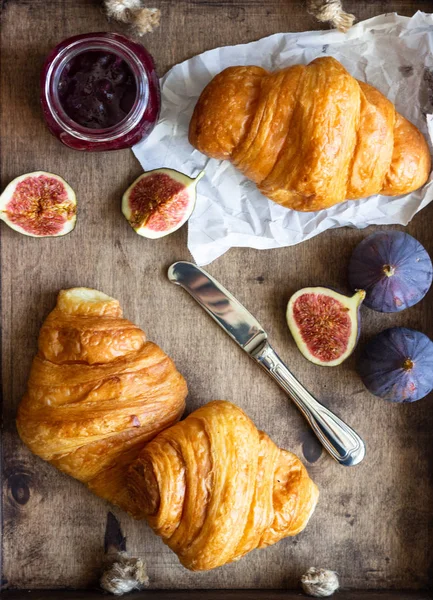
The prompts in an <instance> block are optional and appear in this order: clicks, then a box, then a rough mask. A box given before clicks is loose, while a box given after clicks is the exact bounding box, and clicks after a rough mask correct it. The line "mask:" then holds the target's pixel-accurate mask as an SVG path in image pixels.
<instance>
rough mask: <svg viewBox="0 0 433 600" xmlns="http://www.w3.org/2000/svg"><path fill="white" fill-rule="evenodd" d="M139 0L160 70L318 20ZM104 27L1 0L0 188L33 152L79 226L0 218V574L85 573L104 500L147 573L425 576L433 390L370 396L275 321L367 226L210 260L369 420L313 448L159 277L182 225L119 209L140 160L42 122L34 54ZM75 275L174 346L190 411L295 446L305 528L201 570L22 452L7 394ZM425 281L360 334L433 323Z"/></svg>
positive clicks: (230, 4)
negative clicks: (56, 181) (142, 221)
mask: <svg viewBox="0 0 433 600" xmlns="http://www.w3.org/2000/svg"><path fill="white" fill-rule="evenodd" d="M150 4H152V6H153V5H154V6H159V7H160V8H161V10H162V20H161V28H160V29H158V30H157V31H156V32H155V33H153V34H151V35H147V36H146V37H145V38H143V43H144V44H145V45H146V47H147V48H148V49H149V51H150V52H151V53H152V54H153V56H154V57H155V60H156V62H157V65H158V72H159V74H161V75H162V74H163V73H164V72H165V71H166V70H167V69H168V68H169V67H170V66H172V65H173V64H174V63H176V62H179V61H181V60H184V59H186V58H188V57H190V56H192V55H194V54H196V53H199V52H202V51H204V50H206V49H209V48H212V47H215V46H218V45H226V44H234V43H239V42H247V41H250V40H254V39H258V38H260V37H262V36H265V35H268V34H271V33H274V32H277V31H300V30H306V29H314V28H319V27H320V26H317V24H316V23H315V22H314V19H313V18H312V17H310V16H308V15H307V13H306V10H305V3H304V2H303V1H293V0H267V1H266V2H264V1H263V0H233V1H231V0H207V1H206V0H177V1H169V0H161V1H157V0H155V1H153V0H152V2H150ZM345 7H346V9H347V10H348V11H350V12H354V13H355V14H356V15H357V17H358V18H359V19H365V18H368V17H372V16H374V15H376V14H380V13H382V12H389V11H397V12H399V13H400V14H405V15H412V14H413V13H414V12H415V11H416V10H418V9H420V10H425V11H428V10H431V3H430V2H429V1H417V2H408V1H403V0H397V1H395V2H384V1H381V2H373V1H370V2H369V1H362V2H356V1H348V2H345ZM103 30H112V31H122V27H120V26H117V25H114V24H109V23H107V22H106V19H105V17H104V15H103V14H102V11H101V2H99V1H98V0H63V1H62V0H51V1H50V2H47V1H46V0H19V1H18V0H8V1H5V2H3V11H2V30H1V138H0V139H1V184H2V189H3V187H4V186H5V185H6V184H7V183H8V182H9V181H10V180H11V179H13V178H14V177H16V176H17V175H20V174H21V173H25V172H29V171H34V170H38V169H43V170H47V171H52V172H54V173H58V174H59V175H61V176H63V177H65V179H66V180H67V181H68V182H69V183H70V184H71V185H72V187H73V188H74V189H75V190H76V192H77V198H78V202H79V217H78V224H77V227H76V230H75V231H74V232H73V233H72V234H71V235H68V236H66V237H65V238H60V239H40V240H38V239H36V240H35V239H33V238H26V237H24V236H21V235H19V234H18V233H15V232H14V231H12V230H11V229H9V228H7V227H6V226H3V225H2V227H1V323H2V325H1V326H2V329H1V332H2V342H1V343H2V346H1V347H2V380H3V413H2V414H3V433H2V453H3V465H2V475H3V478H2V485H3V487H2V489H3V571H2V573H3V587H4V588H57V587H76V588H86V587H94V586H95V585H96V583H97V580H98V574H99V569H100V566H101V562H102V559H103V553H104V537H105V535H106V527H107V515H108V513H109V512H112V513H113V514H114V515H115V517H116V522H117V523H118V524H119V527H120V529H121V532H122V535H123V536H125V537H126V547H127V549H128V551H129V552H130V553H131V555H135V556H142V557H143V558H144V559H145V560H146V562H147V565H148V571H149V575H150V579H151V585H152V587H153V588H196V589H200V588H209V589H212V588H296V587H297V586H298V582H299V578H300V576H301V574H302V573H303V572H304V571H305V570H306V569H307V568H308V567H310V566H322V567H328V568H331V569H335V570H337V571H338V572H339V573H340V576H341V582H342V585H343V586H344V588H346V589H349V588H354V589H356V588H361V589H373V588H393V589H399V588H401V589H414V590H416V589H425V588H427V587H428V586H429V585H432V584H433V543H432V540H433V471H432V465H433V452H432V450H433V435H432V427H433V397H432V396H430V397H429V398H427V399H425V400H423V401H421V402H419V403H416V404H414V405H411V406H400V405H397V406H393V405H390V404H387V403H385V402H383V401H381V400H379V399H376V398H375V397H373V396H371V395H369V394H368V393H367V392H366V391H365V390H364V389H363V386H362V384H361V382H360V380H359V378H358V377H357V376H356V373H355V371H354V365H355V359H356V354H355V356H354V357H351V358H350V359H349V360H348V361H347V362H346V363H345V364H344V365H343V366H341V367H338V368H336V369H326V368H319V367H317V366H314V365H312V364H310V363H308V362H307V361H306V360H305V359H304V358H303V357H302V356H301V354H300V353H299V352H298V351H297V350H296V348H295V346H294V343H293V341H292V339H291V337H290V335H289V332H288V330H287V327H286V325H285V317H284V313H285V305H286V302H287V299H288V297H289V296H290V294H291V293H293V292H294V291H295V290H297V289H298V288H300V287H303V286H307V285H320V284H325V285H329V286H332V287H336V288H340V289H342V290H343V291H344V290H346V289H347V284H346V266H347V261H348V258H349V256H350V253H351V250H352V249H353V247H354V246H355V245H356V243H357V242H359V241H360V240H361V239H363V238H364V237H365V235H366V234H367V233H369V231H372V230H373V228H370V229H369V230H364V231H357V230H351V229H340V230H331V231H328V232H326V233H324V234H322V235H320V236H319V237H316V238H314V239H312V240H310V241H308V242H305V243H303V244H301V245H298V246H295V247H292V248H284V249H279V250H270V251H256V250H249V249H235V250H231V251H230V252H228V253H227V254H225V255H224V256H223V257H222V258H221V259H219V260H217V261H216V262H215V263H213V264H211V265H210V266H209V269H208V270H209V272H210V273H211V274H212V275H214V276H215V277H217V278H218V279H219V280H220V281H221V282H222V283H223V284H224V285H226V286H227V288H228V289H229V290H231V291H232V292H233V293H234V294H235V295H236V296H237V297H238V298H239V300H240V301H241V302H243V303H244V304H245V305H246V306H247V307H248V308H249V309H250V310H251V312H252V313H253V314H254V315H255V316H256V317H257V318H258V319H259V320H260V322H261V323H262V324H263V325H264V326H265V327H266V328H267V330H268V332H269V334H270V338H271V340H272V342H273V345H274V346H275V348H276V350H277V351H278V352H279V353H280V355H281V356H282V358H283V359H284V360H285V361H286V362H287V363H288V364H289V365H290V367H291V368H292V370H293V371H294V373H295V374H296V375H297V376H298V377H299V378H300V379H301V380H302V381H303V382H304V383H305V385H306V386H307V387H308V388H309V389H310V390H311V391H312V392H313V393H314V394H315V395H317V396H318V397H319V398H320V399H322V400H323V401H324V402H325V403H326V404H327V405H329V406H330V408H332V409H333V410H335V411H336V412H337V413H338V414H339V415H341V416H342V417H343V418H344V419H346V420H347V421H348V422H349V423H350V424H351V425H352V426H353V427H354V428H355V429H356V430H358V431H359V433H360V434H361V435H362V436H363V437H364V439H365V440H366V443H367V457H366V459H365V460H364V462H363V463H362V464H361V465H360V466H358V467H356V468H353V469H347V468H344V467H341V466H339V465H337V464H336V463H334V462H333V461H332V460H331V459H330V458H328V456H326V455H325V454H324V453H323V452H322V451H321V448H320V447H319V446H318V443H317V442H316V440H315V438H314V437H313V435H312V434H311V433H310V431H309V429H308V427H307V425H306V423H305V422H304V420H303V419H302V417H301V416H300V414H299V413H298V412H297V410H296V409H295V407H294V406H293V405H292V404H291V403H290V402H289V401H288V400H287V398H286V396H285V395H284V394H283V393H282V392H281V391H280V390H279V389H278V387H277V386H276V385H275V384H274V383H273V382H272V381H271V380H270V379H268V378H267V377H266V374H265V373H262V372H261V371H260V370H259V369H258V368H257V366H256V365H255V364H253V362H252V361H249V360H248V358H247V357H246V356H245V355H244V354H243V353H242V352H241V351H240V350H239V349H238V348H237V347H236V346H235V345H234V344H232V343H231V342H230V340H229V339H228V338H227V337H226V336H225V334H224V333H223V332H222V331H221V330H219V328H217V327H216V326H215V324H214V323H213V322H212V321H211V320H210V319H209V318H208V317H207V316H206V315H205V314H204V312H203V311H201V310H200V309H199V308H198V307H197V305H196V304H195V303H194V302H193V301H192V300H191V299H190V298H189V297H188V296H187V295H186V294H185V293H183V292H182V291H181V290H180V289H178V288H177V287H175V286H173V285H171V284H169V283H168V281H167V278H166V269H167V267H168V266H169V265H170V264H171V263H172V262H173V261H175V260H179V259H189V258H190V256H189V253H188V250H187V247H186V233H187V232H186V228H185V227H184V228H182V229H181V230H180V231H178V232H176V233H175V234H173V235H172V236H170V237H167V238H165V239H162V240H157V241H151V240H146V239H144V238H140V237H139V236H137V235H136V234H135V233H134V232H133V231H132V229H131V228H130V227H129V226H128V224H127V223H126V221H125V220H124V219H123V217H122V215H121V213H120V197H121V194H122V192H123V191H124V189H125V188H126V187H127V186H128V185H129V184H130V182H131V181H133V179H134V178H135V177H136V176H137V175H138V174H139V173H140V171H141V169H140V165H139V164H138V162H137V161H136V160H135V158H134V156H133V154H132V152H130V151H128V150H125V151H121V152H115V153H101V154H90V155H85V154H83V153H79V152H74V151H71V150H68V149H67V148H65V147H63V146H62V145H61V144H60V143H59V142H58V141H57V140H56V139H55V138H53V137H51V136H50V134H49V132H48V130H47V128H46V126H45V125H44V122H43V120H42V116H41V111H40V107H39V89H38V77H39V71H40V68H41V64H42V62H43V59H44V57H45V55H46V54H47V52H48V51H49V50H50V49H51V48H52V47H53V46H54V45H55V44H56V43H57V42H59V41H60V40H62V39H64V38H66V37H68V36H70V35H73V34H77V33H84V32H88V31H103ZM432 219H433V206H430V207H428V208H426V209H425V210H424V211H423V212H422V213H421V214H419V215H418V216H417V217H415V218H414V220H413V221H412V223H411V224H410V225H409V226H408V227H407V229H406V230H407V231H408V232H409V233H411V234H412V235H414V236H415V237H417V238H418V239H419V240H420V241H421V242H422V243H423V244H424V245H425V247H426V248H427V250H428V251H429V252H430V254H431V255H432V256H433V229H432ZM76 285H78V286H90V287H95V288H98V289H100V290H102V291H104V292H106V293H107V294H110V295H111V296H114V297H116V298H118V299H119V300H120V301H121V303H122V306H123V307H124V312H125V316H126V317H128V318H130V319H131V320H133V321H135V322H137V323H138V324H139V325H140V326H142V327H143V329H144V330H145V331H146V332H147V334H148V337H149V338H150V339H152V340H155V341H156V342H157V343H159V344H160V345H161V346H162V347H163V348H164V350H165V351H166V352H168V353H169V354H170V355H171V356H172V357H173V358H174V360H175V361H176V363H177V365H178V368H179V369H180V371H181V372H182V373H183V374H184V375H185V377H186V379H187V381H188V384H189V389H190V395H189V398H188V401H187V406H188V412H190V411H192V410H194V409H195V408H197V407H198V406H200V405H201V404H203V403H204V402H207V401H209V400H212V399H221V398H225V399H228V400H232V401H234V402H236V403H237V404H239V405H240V406H241V407H242V408H243V409H245V410H246V411H247V413H248V414H249V415H250V416H251V418H252V419H253V420H254V421H255V422H256V424H257V425H258V426H259V427H260V428H262V429H263V430H265V431H266V432H267V433H268V434H269V435H270V436H271V437H272V438H273V440H274V441H275V442H276V443H278V444H279V445H281V446H283V447H286V448H288V449H289V450H291V451H293V452H295V453H297V454H298V455H299V456H300V457H301V458H302V459H303V460H304V461H305V463H306V464H307V466H308V468H309V472H310V473H311V476H312V477H313V479H314V480H315V481H316V482H317V483H318V485H319V486H320V489H321V498H320V501H319V504H318V507H317V510H316V512H315V514H314V516H313V518H312V520H311V522H310V524H309V526H308V527H307V529H306V530H305V532H304V533H302V534H301V535H299V536H298V537H296V538H294V539H287V540H284V541H282V542H280V543H279V544H277V545H275V546H272V547H270V548H268V549H266V550H261V551H255V552H252V553H251V554H249V555H248V556H247V557H245V558H244V559H242V560H241V561H240V562H238V563H236V564H232V565H228V566H225V567H223V568H220V569H218V570H216V571H214V572H210V573H190V572H189V571H187V570H185V569H184V568H183V567H181V566H180V564H179V562H178V560H177V558H176V556H175V555H174V554H173V553H172V552H171V551H170V550H169V549H168V548H166V547H165V546H164V545H163V543H162V542H161V540H160V539H158V538H157V537H155V536H154V535H153V534H152V532H151V531H150V530H149V529H148V527H147V526H146V525H145V524H144V523H137V522H134V521H133V520H132V519H130V518H129V517H127V516H126V515H125V514H122V513H121V512H120V511H118V510H116V509H114V508H112V507H110V506H109V505H108V504H106V503H104V502H103V501H102V500H100V499H99V498H97V497H95V496H93V495H92V494H91V493H90V492H88V491H87V490H86V489H85V488H84V487H83V486H82V485H81V484H80V483H78V482H77V481H74V480H73V479H71V478H69V477H67V476H65V475H62V474H61V473H59V472H58V471H56V470H55V469H54V468H53V467H51V466H50V465H48V464H46V463H44V462H42V461H41V460H39V459H38V458H36V457H34V456H32V455H31V454H30V452H29V451H28V450H27V449H26V448H25V447H24V446H23V445H22V444H21V442H20V440H19V439H18V436H17V433H16V429H15V424H14V419H15V413H16V408H17V405H18V403H19V401H20V398H21V396H22V394H23V392H24V390H25V386H26V380H27V376H28V373H29V367H30V363H31V360H32V357H33V355H34V354H35V351H36V341H37V335H38V331H39V328H40V325H41V323H42V321H43V319H44V318H45V316H46V315H47V313H48V312H49V311H50V309H51V308H52V307H53V305H54V302H55V298H56V294H57V292H58V290H59V289H61V288H67V287H71V286H76ZM432 299H433V292H430V293H429V294H428V296H427V297H426V298H425V299H424V300H423V301H422V302H421V303H420V304H418V305H417V306H415V307H413V308H411V309H409V310H407V311H404V312H403V313H401V314H399V315H382V314H378V313H374V312H372V311H368V310H367V309H363V311H362V316H363V318H364V326H363V333H362V339H361V344H360V346H362V344H363V342H364V341H365V340H366V339H367V338H369V337H370V336H371V335H373V334H374V333H376V332H379V331H380V330H382V329H385V328H386V327H388V326H392V325H405V326H408V327H413V328H415V329H419V330H421V331H423V332H425V333H426V334H428V335H429V336H430V337H433V302H432ZM112 522H113V521H112V520H111V523H112ZM117 533H118V532H117ZM15 597H16V596H15ZM18 597H20V596H18ZM26 597H29V598H32V597H33V598H34V599H35V600H36V598H38V600H39V598H42V597H44V598H45V597H46V596H38V595H37V594H32V595H29V596H26ZM72 597H76V598H80V597H81V596H79V595H78V596H72ZM82 597H83V598H84V597H85V596H82ZM143 597H144V596H143ZM153 597H154V596H152V595H149V596H147V595H146V598H153ZM163 597H164V598H169V597H171V596H170V594H169V595H166V596H163ZM188 597H189V596H188ZM197 597H200V598H204V596H201V595H200V594H198V596H197ZM212 597H213V598H214V597H216V596H212ZM247 597H252V596H248V595H247ZM266 597H268V598H271V596H270V595H269V596H266ZM340 597H341V598H346V596H344V595H341V596H340ZM349 597H352V596H347V598H349ZM377 597H378V598H379V597H382V596H377ZM416 597H417V598H421V597H423V595H422V594H421V595H418V596H416ZM155 598H156V596H155ZM224 598H227V599H228V598H229V596H224ZM355 598H356V599H358V598H359V599H361V598H363V596H353V599H354V600H355ZM375 598H376V596H375Z"/></svg>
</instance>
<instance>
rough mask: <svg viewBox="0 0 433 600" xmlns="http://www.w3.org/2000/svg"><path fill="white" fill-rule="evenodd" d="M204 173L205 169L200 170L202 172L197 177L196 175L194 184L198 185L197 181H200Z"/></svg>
mask: <svg viewBox="0 0 433 600" xmlns="http://www.w3.org/2000/svg"><path fill="white" fill-rule="evenodd" d="M204 173H205V169H203V170H202V171H200V173H199V174H198V175H197V177H194V180H193V181H194V184H195V185H197V183H198V182H199V181H200V179H201V178H202V177H204Z"/></svg>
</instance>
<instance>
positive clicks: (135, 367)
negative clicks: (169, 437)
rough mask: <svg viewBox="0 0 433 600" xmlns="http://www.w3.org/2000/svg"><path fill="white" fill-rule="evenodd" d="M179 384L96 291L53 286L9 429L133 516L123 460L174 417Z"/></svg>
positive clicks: (182, 389)
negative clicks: (54, 294) (53, 300)
mask: <svg viewBox="0 0 433 600" xmlns="http://www.w3.org/2000/svg"><path fill="white" fill-rule="evenodd" d="M186 394H187V387H186V383H185V380H184V378H183V377H182V375H181V374H180V373H179V372H178V371H177V370H176V367H175V365H174V363H173V361H172V360H171V359H170V358H169V357H168V356H167V355H166V354H165V353H164V352H163V351H162V350H161V348H159V347H158V346H157V345H156V344H153V343H152V342H148V341H146V336H145V334H144V332H143V331H142V330H141V329H140V328H139V327H137V326H136V325H134V324H133V323H131V322H130V321H127V320H126V319H124V318H122V309H121V308H120V305H119V302H118V301H117V300H115V299H113V298H110V297H109V296H107V295H105V294H103V293H102V292H98V291H96V290H92V289H87V288H73V289H70V290H66V291H65V290H63V291H61V292H60V293H59V296H58V299H57V306H56V307H55V309H54V310H53V311H52V312H51V313H50V314H49V315H48V317H47V319H46V321H45V322H44V324H43V325H42V328H41V332H40V336H39V344H38V353H37V355H36V357H35V358H34V360H33V364H32V368H31V372H30V377H29V381H28V389H27V392H26V394H25V396H24V398H23V399H22V401H21V404H20V406H19V409H18V417H17V427H18V432H19V435H20V436H21V439H22V440H23V442H24V443H25V444H26V445H27V446H28V447H29V448H30V450H31V451H32V452H34V453H35V454H37V455H38V456H40V457H41V458H43V459H44V460H47V461H49V462H50V463H51V464H53V465H54V466H55V467H57V468H58V469H60V470H61V471H64V472H65V473H68V474H69V475H72V476H73V477H75V478H76V479H79V480H80V481H82V482H84V483H86V484H87V486H88V487H89V488H90V489H91V490H92V491H93V492H95V493H96V494H98V495H99V496H102V497H103V498H105V499H107V500H109V501H111V502H113V503H114V504H117V505H118V506H120V507H122V508H123V509H124V510H127V511H128V512H130V513H131V514H133V515H134V510H133V505H131V502H130V499H129V497H128V492H127V488H126V480H125V479H126V472H127V468H128V466H129V465H130V464H131V463H132V461H133V460H134V459H135V458H136V457H137V456H138V453H139V452H140V450H141V449H142V448H143V446H144V444H145V443H146V442H147V441H148V440H149V439H151V438H152V437H154V436H155V435H156V434H157V433H158V432H160V431H161V430H163V429H164V428H165V427H168V426H170V425H172V424H173V423H175V422H176V421H177V420H178V419H179V418H180V416H181V415H182V412H183V410H184V408H185V397H186Z"/></svg>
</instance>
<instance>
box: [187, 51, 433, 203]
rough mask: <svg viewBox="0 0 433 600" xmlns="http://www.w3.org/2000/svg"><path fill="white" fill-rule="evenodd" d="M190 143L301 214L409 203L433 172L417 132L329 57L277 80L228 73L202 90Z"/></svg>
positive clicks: (243, 70) (244, 71)
mask: <svg viewBox="0 0 433 600" xmlns="http://www.w3.org/2000/svg"><path fill="white" fill-rule="evenodd" d="M189 140H190V143H191V144H192V145H193V146H194V147H195V148H197V149H198V150H200V152H203V153H204V154H206V155H207V156H210V157H212V158H218V159H227V160H229V161H230V162H231V163H233V165H235V166H236V167H237V168H238V169H239V170H240V171H241V172H242V173H243V174H244V175H245V176H246V177H248V178H249V179H251V180H252V181H254V182H255V183H256V184H257V186H258V189H259V190H260V192H262V193H263V194H264V195H265V196H267V197H268V198H270V199H271V200H273V201H274V202H277V203H279V204H282V205H283V206H286V207H287V208H292V209H294V210H297V211H316V210H321V209H323V208H328V207H330V206H332V205H334V204H337V203H339V202H343V201H344V200H346V199H347V200H352V199H357V198H365V197H367V196H371V195H372V194H378V193H380V194H384V195H386V196H398V195H400V194H407V193H408V192H411V191H413V190H416V189H418V188H419V187H421V186H422V185H423V184H424V183H425V182H426V181H427V179H428V176H429V173H430V166H431V162H430V152H429V149H428V146H427V143H426V141H425V139H424V137H423V136H422V134H421V133H420V132H419V131H418V129H417V128H416V127H415V126H414V125H412V124H411V123H409V121H407V120H406V119H405V118H404V117H402V116H401V115H400V114H399V113H397V112H396V110H395V108H394V105H393V104H392V103H391V102H390V101H389V100H387V99H386V98H385V96H383V95H382V94H381V93H380V92H379V91H378V90H376V89H375V88H373V87H371V86H370V85H368V84H366V83H363V82H361V81H357V80H356V79H354V78H353V77H352V76H351V75H349V73H348V72H347V71H346V70H345V69H344V67H343V66H342V65H341V64H340V63H339V62H338V61H337V60H335V59H334V58H331V57H324V58H317V59H316V60H313V62H311V63H310V64H309V65H308V66H304V65H296V66H293V67H288V68H286V69H283V70H281V71H276V72H274V73H268V72H267V71H265V69H262V68H261V67H254V66H250V67H229V68H228V69H225V70H224V71H222V72H221V73H219V74H218V75H217V76H216V77H214V78H213V79H212V81H211V82H210V83H209V84H208V85H207V87H206V88H205V89H204V90H203V92H202V94H201V96H200V98H199V100H198V102H197V105H196V107H195V110H194V113H193V116H192V119H191V123H190V127H189Z"/></svg>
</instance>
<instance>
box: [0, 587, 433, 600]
mask: <svg viewBox="0 0 433 600" xmlns="http://www.w3.org/2000/svg"><path fill="white" fill-rule="evenodd" d="M0 596H1V598H2V600H24V599H25V600H55V599H56V600H95V599H96V598H100V597H105V598H107V595H106V594H103V593H102V592H100V591H97V590H88V591H87V590H76V591H74V590H4V591H3V592H0ZM308 597H309V596H306V595H305V594H303V593H302V592H301V591H297V590H221V589H220V590H145V591H143V592H136V593H132V594H127V595H126V596H125V598H127V600H198V599H200V600H299V599H300V598H308ZM432 598H433V590H340V591H339V592H337V593H336V594H335V599H336V600H432Z"/></svg>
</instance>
